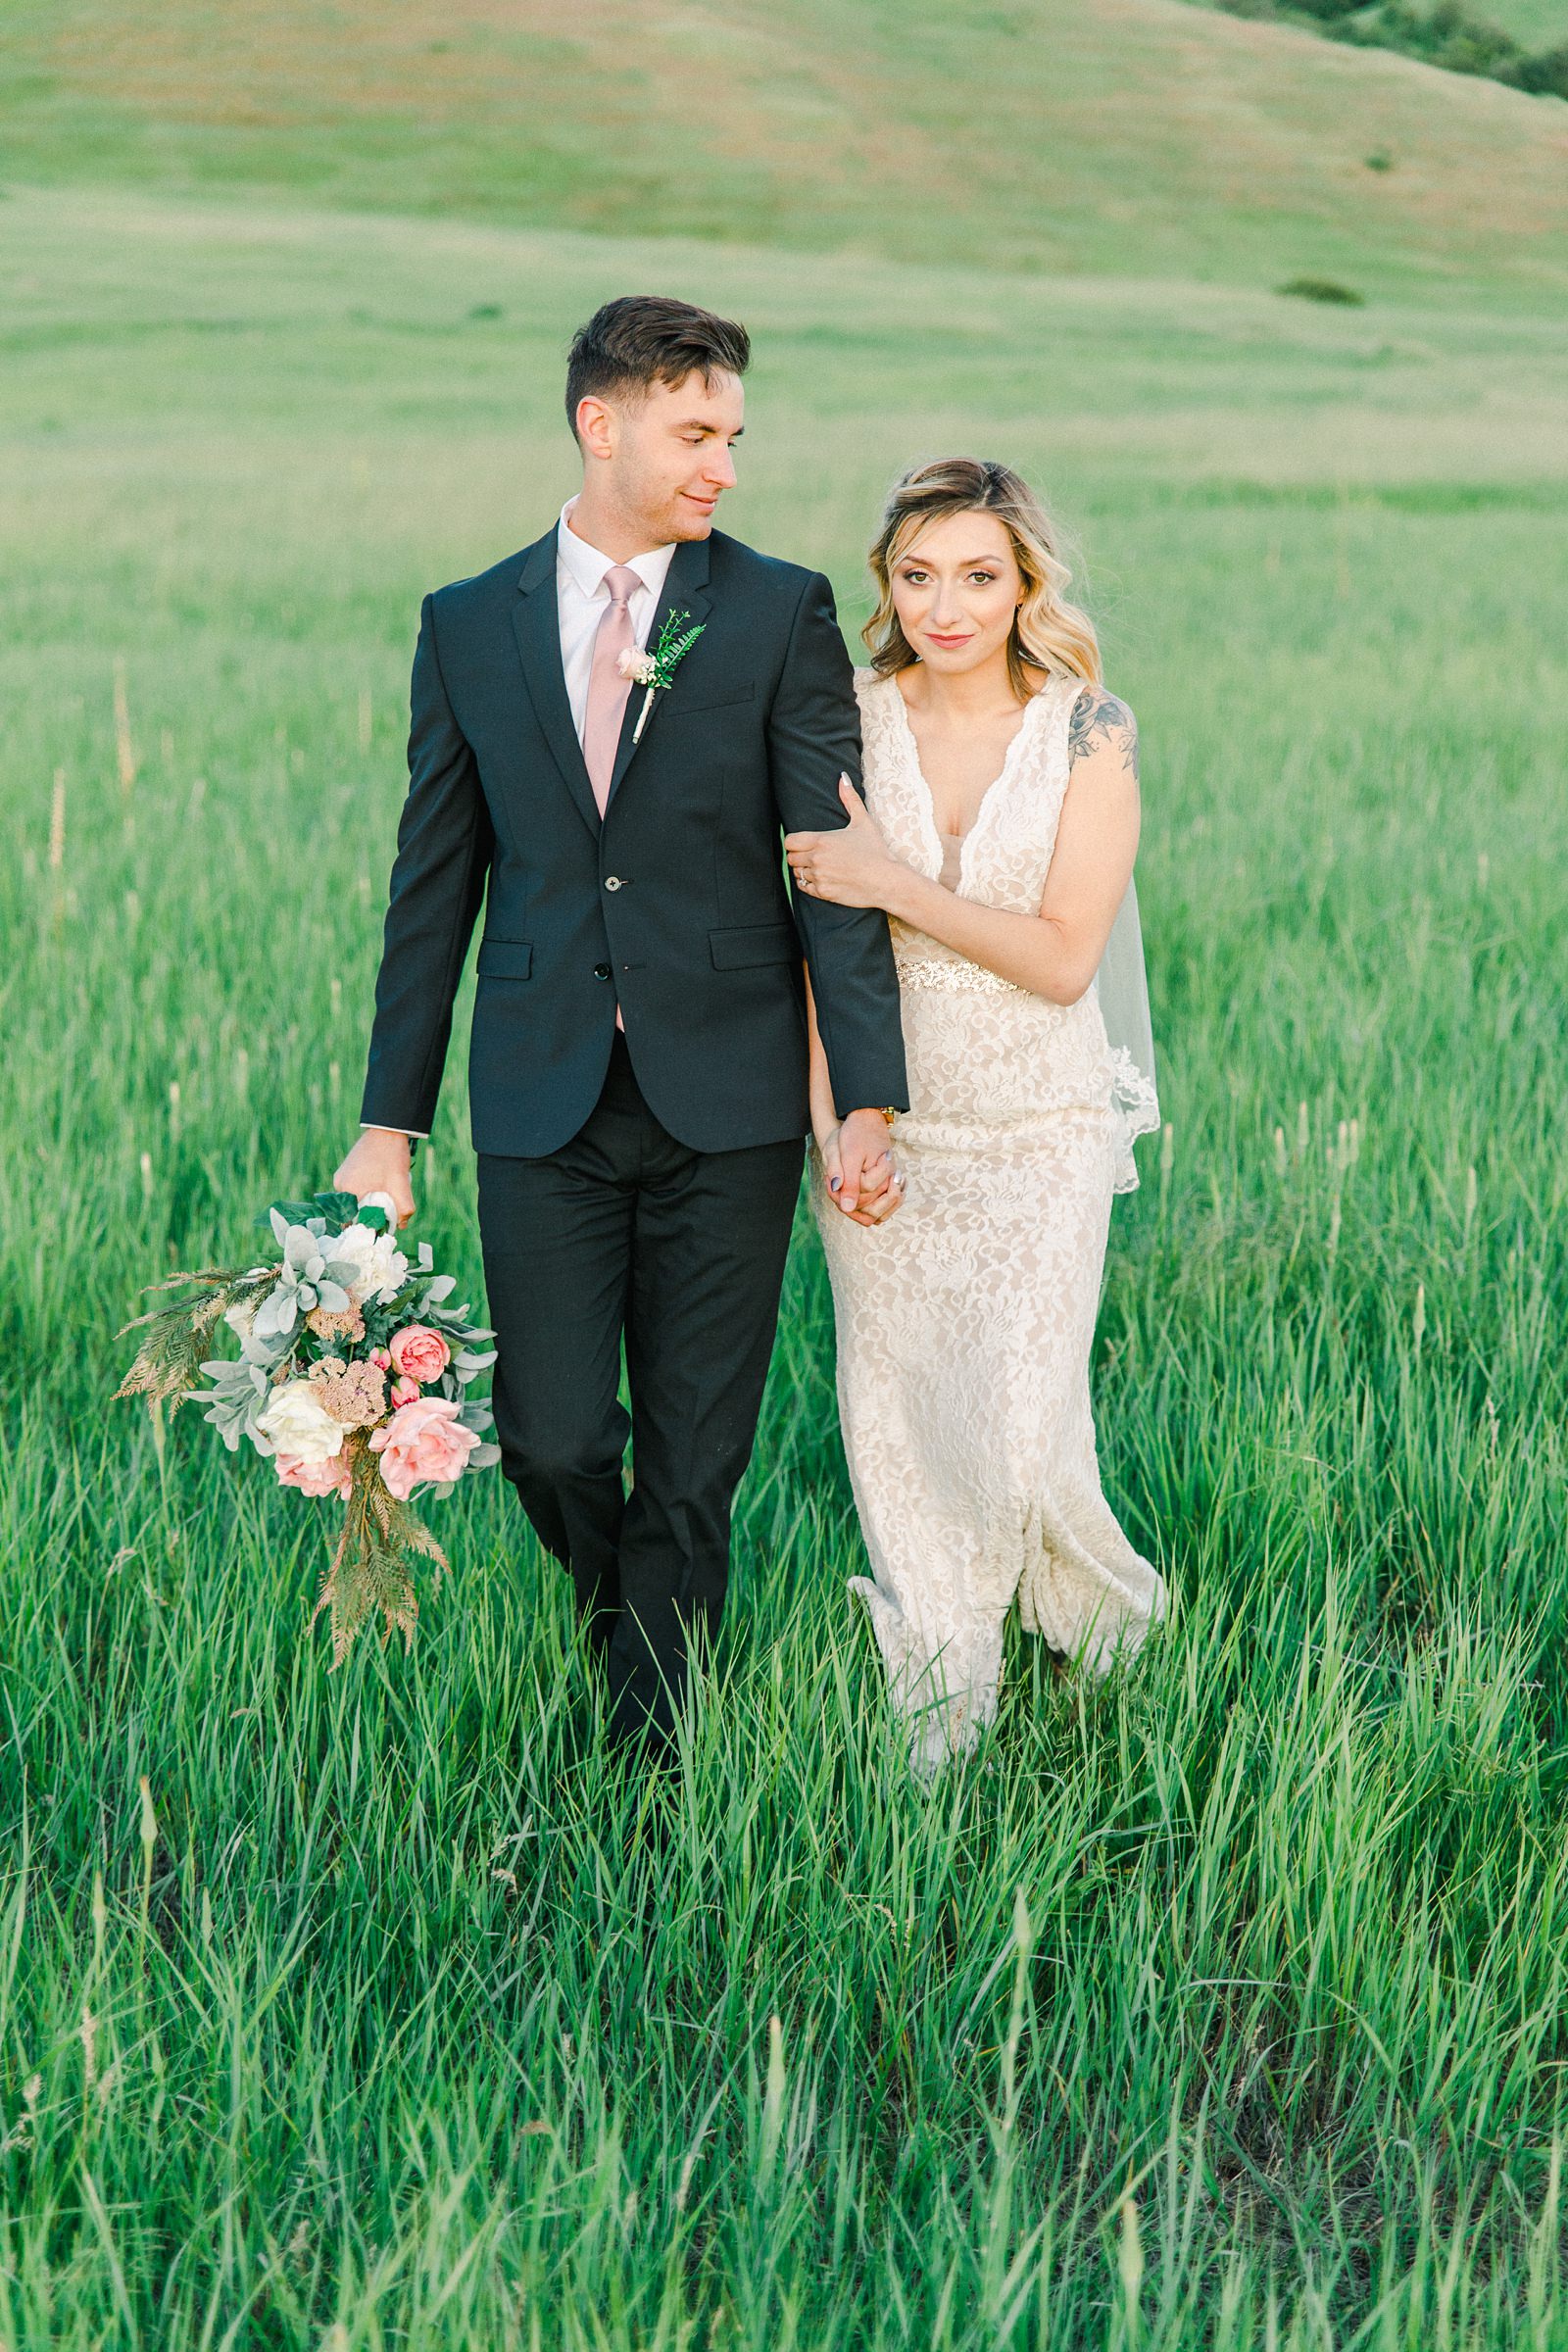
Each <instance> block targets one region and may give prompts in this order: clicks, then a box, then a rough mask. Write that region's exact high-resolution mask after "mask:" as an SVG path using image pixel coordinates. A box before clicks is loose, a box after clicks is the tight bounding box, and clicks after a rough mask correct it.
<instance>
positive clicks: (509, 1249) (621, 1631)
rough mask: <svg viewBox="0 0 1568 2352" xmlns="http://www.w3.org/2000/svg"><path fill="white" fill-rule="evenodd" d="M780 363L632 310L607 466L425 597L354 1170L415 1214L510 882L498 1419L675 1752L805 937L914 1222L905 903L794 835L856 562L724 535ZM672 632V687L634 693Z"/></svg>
mask: <svg viewBox="0 0 1568 2352" xmlns="http://www.w3.org/2000/svg"><path fill="white" fill-rule="evenodd" d="M750 356H751V355H750V344H749V340H748V337H747V334H746V330H745V328H744V327H742V326H738V325H736V324H735V323H733V322H732V321H731V320H729V319H719V318H715V317H714V316H712V315H711V313H709V312H707V311H701V310H696V309H694V308H693V307H692V306H691V305H690V304H687V303H683V302H674V301H669V300H666V299H664V298H662V297H660V296H652V295H648V296H632V297H627V298H625V299H623V300H621V301H618V302H611V303H607V304H606V305H605V307H604V308H603V309H602V310H600V311H598V312H596V314H595V315H594V317H593V318H592V319H589V321H588V323H587V325H586V326H584V327H582V328H581V329H580V330H579V332H578V334H577V336H576V337H575V339H574V341H573V343H572V346H571V352H570V356H569V360H568V364H567V373H566V415H567V417H568V418H569V419H570V422H571V426H572V429H573V431H574V433H575V434H576V437H577V443H578V447H579V450H580V452H581V456H582V488H581V490H580V491H579V492H578V493H577V495H576V496H575V497H574V498H572V499H569V500H568V501H567V503H566V505H565V507H564V509H563V511H562V514H561V517H560V520H559V521H558V522H556V523H553V524H552V525H551V527H550V529H549V530H548V531H547V532H546V533H545V534H544V536H543V537H542V538H540V539H537V540H535V542H534V543H533V545H532V546H531V547H529V548H526V549H524V550H523V552H522V553H521V554H520V555H515V556H510V557H508V559H507V561H506V562H505V563H503V564H496V565H495V566H494V568H493V569H492V570H490V571H486V572H481V573H480V574H479V575H478V577H477V578H474V579H468V580H458V581H455V582H454V583H453V584H452V585H451V586H449V587H446V588H440V589H437V590H436V592H435V593H434V595H432V596H427V597H426V598H425V600H424V605H423V609H422V612H421V614H420V625H419V638H418V644H417V649H416V652H415V657H414V679H413V687H412V696H411V700H412V724H411V729H410V735H409V792H408V799H407V801H406V803H405V805H404V809H403V814H402V819H401V821H400V824H399V827H398V848H397V857H396V859H395V861H394V863H393V867H392V879H391V891H390V900H389V904H388V907H387V915H386V926H385V939H384V945H383V951H382V956H381V967H380V972H379V975H378V977H377V980H376V987H375V1019H374V1024H373V1027H372V1030H371V1036H370V1048H369V1061H368V1074H367V1078H366V1086H365V1096H364V1101H363V1103H362V1105H361V1114H362V1122H363V1125H364V1133H363V1134H362V1135H361V1137H360V1140H359V1142H358V1143H357V1144H356V1145H355V1146H354V1149H353V1150H352V1151H351V1152H349V1154H348V1157H347V1158H346V1159H345V1160H344V1161H343V1163H342V1165H341V1167H340V1168H339V1169H338V1171H337V1175H336V1178H335V1180H334V1181H335V1182H336V1183H338V1184H339V1185H341V1186H342V1187H344V1188H345V1189H347V1190H349V1191H352V1192H355V1193H357V1194H360V1195H362V1196H363V1195H364V1194H366V1193H368V1192H373V1191H378V1190H379V1191H384V1192H386V1193H389V1194H390V1195H391V1197H392V1199H393V1201H394V1202H395V1203H396V1206H397V1209H398V1215H399V1222H400V1223H401V1222H404V1221H406V1219H407V1218H408V1217H409V1216H411V1215H412V1214H413V1209H414V1201H413V1194H412V1191H411V1189H410V1162H411V1158H412V1155H413V1152H414V1150H415V1148H416V1147H415V1144H414V1143H413V1142H412V1141H411V1139H412V1138H416V1137H418V1136H421V1135H425V1134H428V1132H429V1130H430V1127H431V1124H432V1122H433V1120H434V1116H435V1106H436V1094H437V1089H438V1088H439V1085H440V1081H441V1070H442V1063H443V1060H444V1057H445V1054H446V1049H447V1041H448V1038H449V1035H450V1032H451V1025H452V1005H453V999H454V996H455V994H456V991H457V988H458V983H459V980H460V977H461V974H462V971H463V965H464V960H465V957H466V952H467V946H468V940H469V936H470V933H471V931H472V928H473V923H474V918H475V916H476V915H477V914H478V912H479V910H480V907H481V904H482V906H483V907H484V929H483V934H482V937H481V939H480V943H479V955H478V962H477V966H476V970H477V987H476V995H475V1001H474V1010H473V1028H472V1035H471V1047H470V1056H469V1079H468V1096H469V1114H470V1122H471V1129H472V1137H473V1144H474V1149H475V1151H476V1152H477V1154H478V1193H479V1232H480V1242H481V1246H482V1250H483V1255H484V1269H485V1283H486V1289H487V1292H488V1296H489V1309H490V1320H491V1322H492V1324H493V1325H494V1326H495V1330H496V1343H497V1350H498V1354H497V1364H496V1372H495V1380H494V1404H495V1415H496V1435H497V1438H498V1439H499V1441H500V1445H501V1456H502V1464H503V1467H504V1468H505V1470H506V1474H507V1476H508V1477H509V1478H510V1479H511V1481H512V1483H513V1485H514V1486H515V1488H516V1491H517V1494H518V1495H519V1497H520V1498H521V1501H522V1505H523V1508H524V1510H525V1511H526V1512H527V1514H528V1517H529V1519H530V1520H531V1521H532V1522H533V1525H534V1527H535V1528H536V1529H537V1531H538V1533H539V1537H540V1539H541V1541H542V1542H543V1543H544V1544H545V1545H546V1546H547V1547H548V1548H549V1549H550V1550H551V1551H552V1552H554V1553H555V1554H556V1556H557V1557H558V1558H559V1559H561V1560H563V1561H564V1562H565V1563H566V1564H567V1566H568V1567H569V1569H570V1571H571V1576H572V1581H573V1584H574V1587H575V1592H576V1604H577V1611H578V1615H579V1618H580V1619H581V1621H582V1623H583V1625H584V1627H585V1630H586V1633H587V1637H588V1640H589V1642H590V1644H591V1646H592V1649H593V1651H594V1653H595V1654H596V1655H597V1656H599V1657H600V1658H601V1659H602V1660H603V1663H604V1665H605V1668H606V1671H607V1674H608V1680H609V1690H610V1696H611V1701H612V1726H613V1733H614V1735H615V1736H616V1737H617V1739H618V1738H624V1737H626V1736H628V1735H631V1734H634V1733H637V1732H640V1731H645V1730H651V1731H652V1733H653V1734H654V1736H655V1737H656V1738H658V1739H661V1740H667V1739H668V1736H669V1734H670V1732H671V1730H672V1726H673V1717H674V1709H675V1706H676V1705H677V1704H678V1702H679V1699H680V1696H681V1693H682V1691H683V1690H684V1688H685V1682H686V1676H687V1668H688V1654H689V1650H690V1649H691V1648H692V1647H694V1646H696V1645H699V1644H701V1643H702V1642H707V1641H709V1640H711V1636H712V1635H713V1633H714V1632H715V1631H716V1630H717V1626H718V1621H719V1616H720V1613H721V1610H722V1607H723V1602H724V1592H725V1584H726V1579H727V1575H728V1567H729V1531H730V1505H731V1501H732V1498H733V1495H734V1492H735V1488H736V1485H737V1484H738V1482H739V1479H740V1477H741V1473H742V1472H743V1470H744V1469H745V1467H746V1464H747V1461H748V1459H749V1458H750V1455H751V1450H752V1445H753V1441H754V1438H755V1435H756V1428H757V1416H758V1411H759V1408H760V1402H761V1396H762V1386H763V1382H764V1379H765V1377H766V1373H767V1365H768V1357H769V1354H770V1352H771V1348H772V1343H773V1333H774V1328H775V1324H776V1321H777V1315H778V1299H779V1287H780V1283H781V1281H782V1278H783V1271H784V1259H785V1253H786V1250H787V1249H788V1246H789V1239H790V1228H791V1223H792V1220H793V1215H794V1210H795V1204H796V1199H797V1196H798V1193H799V1189H800V1178H801V1166H802V1156H803V1149H804V1138H805V1134H806V1130H807V1128H808V1125H809V1112H808V1104H807V1068H808V1056H807V1026H806V1010H805V981H804V976H803V970H802V951H803V948H804V952H805V959H806V962H807V964H808V965H809V969H810V974H811V981H812V993H813V996H814V1000H815V1005H816V1017H817V1025H818V1028H819V1031H820V1034H821V1037H822V1042H823V1046H824V1048H825V1051H826V1054H827V1059H828V1065H829V1070H830V1072H831V1076H832V1081H833V1092H834V1099H835V1103H836V1104H837V1106H838V1108H839V1110H840V1113H841V1115H842V1118H843V1127H842V1130H841V1137H840V1149H841V1156H842V1164H843V1172H844V1182H843V1187H842V1190H841V1191H840V1193H839V1195H838V1199H839V1201H840V1204H841V1206H842V1207H843V1208H844V1209H845V1212H846V1213H847V1214H855V1213H856V1212H857V1211H858V1212H859V1214H860V1216H861V1217H862V1218H863V1217H864V1216H865V1214H866V1213H867V1211H868V1210H871V1209H876V1208H877V1207H878V1204H879V1203H880V1204H881V1206H882V1207H885V1206H886V1202H885V1199H884V1196H885V1192H886V1187H887V1185H888V1182H889V1179H890V1177H891V1173H892V1164H891V1159H890V1156H889V1153H888V1150H887V1121H888V1119H889V1118H890V1117H891V1115H892V1112H893V1111H894V1110H895V1109H903V1108H905V1107H906V1106H907V1095H906V1093H905V1067H904V1048H903V1036H902V1030H901V1025H900V1018H899V994H898V985H897V981H896V979H895V976H894V966H893V956H892V949H891V946H890V943H889V939H888V931H887V922H886V918H885V917H884V916H883V915H882V914H880V913H877V912H868V911H865V910H862V909H859V908H853V907H835V906H830V905H828V904H826V903H825V902H824V901H821V900H818V899H812V898H809V897H804V896H803V897H800V898H797V899H795V900H794V902H793V907H792V903H791V899H790V896H789V894H788V893H787V891H786V887H785V882H784V864H783V858H782V853H781V848H780V837H781V833H782V832H783V831H802V830H807V829H809V828H825V827H828V826H832V825H836V824H839V823H841V822H842V821H843V807H842V804H841V802H840V799H839V793H838V780H839V775H840V771H841V770H843V771H847V772H848V773H849V774H850V775H851V776H852V777H855V778H858V774H859V729H858V714H857V710H856V702H855V693H854V687H853V683H852V679H851V673H850V662H849V658H848V656H847V654H846V652H845V649H844V643H843V639H842V638H841V636H840V634H839V630H838V625H837V622H836V619H835V616H834V611H833V599H832V593H831V591H830V589H829V587H828V583H827V581H826V580H825V579H824V578H823V577H822V576H821V574H820V573H818V572H812V571H807V570H804V569H802V568H801V567H800V566H798V565H796V564H782V563H778V562H776V561H775V560H774V559H772V558H771V557H767V556H760V555H758V554H757V553H756V552H755V551H754V550H753V549H751V548H749V547H745V546H743V545H742V544H741V543H740V541H738V540H735V539H729V538H726V537H725V536H724V535H723V534H722V533H719V532H715V531H714V530H713V513H714V509H715V508H716V506H717V504H718V501H719V499H720V497H721V496H722V494H723V492H724V491H725V490H727V489H729V488H730V487H731V486H732V485H733V483H734V480H735V468H734V458H733V452H734V446H735V444H736V442H737V441H738V440H739V439H740V435H741V431H742V418H743V414H744V400H745V395H744V392H743V389H742V384H741V378H742V376H743V374H744V373H745V370H746V366H747V363H748V360H749V358H750ZM693 631H700V634H698V635H696V636H695V637H693V638H692V641H691V642H690V644H689V646H688V647H687V649H686V650H685V652H684V653H682V654H679V655H678V657H676V658H675V659H674V660H673V661H672V660H670V659H669V658H668V657H669V652H670V649H671V647H672V646H674V645H676V644H678V642H679V640H680V639H682V638H684V637H687V636H688V635H690V633H691V632H693ZM661 643H662V644H663V646H664V649H665V655H666V659H665V660H664V662H663V663H662V666H661V668H660V673H659V674H660V677H661V680H662V682H661V683H659V684H657V685H655V686H653V687H652V689H651V690H650V688H649V687H647V686H646V685H645V684H644V683H643V682H642V681H641V680H638V681H637V682H636V683H633V681H632V678H631V676H629V675H628V672H629V671H632V670H634V669H635V666H636V662H637V657H638V656H639V654H643V655H645V656H651V655H654V654H656V653H657V651H658V649H659V647H660V645H661ZM623 1342H624V1346H625V1354H626V1369H627V1375H628V1379H629V1384H630V1394H631V1401H632V1414H631V1420H630V1423H629V1429H630V1435H631V1439H632V1474H633V1483H632V1486H631V1491H630V1494H629V1495H627V1493H626V1491H625V1485H624V1481H623V1478H622V1469H621V1464H622V1456H623V1453H624V1450H625V1444H626V1438H627V1434H628V1420H627V1416H626V1414H625V1412H624V1411H623V1409H622V1407H621V1404H620V1402H619V1396H618V1390H619V1380H620V1356H621V1347H622V1343H623Z"/></svg>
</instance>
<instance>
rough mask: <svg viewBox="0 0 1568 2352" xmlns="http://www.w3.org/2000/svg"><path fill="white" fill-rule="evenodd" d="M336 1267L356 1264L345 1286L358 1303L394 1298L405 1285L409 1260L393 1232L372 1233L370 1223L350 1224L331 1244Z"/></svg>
mask: <svg viewBox="0 0 1568 2352" xmlns="http://www.w3.org/2000/svg"><path fill="white" fill-rule="evenodd" d="M330 1248H331V1251H332V1262H333V1264H334V1266H339V1267H345V1266H346V1267H352V1269H353V1271H352V1274H351V1276H350V1279H349V1281H348V1283H347V1284H346V1285H345V1287H346V1289H347V1291H348V1295H349V1297H350V1299H352V1300H353V1301H354V1304H355V1305H356V1306H364V1305H365V1304H366V1302H367V1300H368V1299H391V1298H394V1297H395V1296H396V1294H397V1293H398V1292H399V1291H400V1290H401V1289H402V1288H403V1285H404V1282H405V1280H406V1279H407V1276H408V1271H409V1261H408V1259H407V1258H406V1257H405V1256H404V1254H403V1252H402V1250H400V1249H399V1248H398V1246H397V1244H396V1242H394V1240H393V1239H392V1236H391V1234H389V1233H372V1232H371V1231H370V1228H369V1226H368V1225H347V1226H345V1227H344V1229H343V1231H342V1232H341V1233H340V1234H336V1235H334V1237H333V1239H332V1242H331V1244H330Z"/></svg>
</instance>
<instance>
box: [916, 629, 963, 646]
mask: <svg viewBox="0 0 1568 2352" xmlns="http://www.w3.org/2000/svg"><path fill="white" fill-rule="evenodd" d="M925 634H926V641H927V643H928V644H930V645H940V646H955V645H967V644H968V642H969V636H968V635H967V634H965V635H964V636H961V637H944V636H942V635H940V634H939V633H938V631H937V630H935V629H927V631H926V633H925Z"/></svg>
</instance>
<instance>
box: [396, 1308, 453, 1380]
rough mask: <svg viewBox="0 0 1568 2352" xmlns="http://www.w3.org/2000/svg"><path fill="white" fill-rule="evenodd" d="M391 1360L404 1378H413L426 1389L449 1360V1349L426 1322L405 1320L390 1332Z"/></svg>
mask: <svg viewBox="0 0 1568 2352" xmlns="http://www.w3.org/2000/svg"><path fill="white" fill-rule="evenodd" d="M392 1361H393V1362H394V1364H396V1366H397V1368H398V1370H399V1371H400V1372H401V1373H402V1375H403V1377H404V1379H405V1380H417V1382H418V1384H419V1386H420V1388H421V1389H427V1388H428V1387H429V1385H430V1383H431V1381H432V1380H439V1379H440V1377H441V1375H442V1373H443V1372H444V1371H445V1370H446V1368H447V1366H448V1364H450V1363H451V1361H452V1350H451V1348H449V1347H448V1346H447V1344H446V1342H445V1340H444V1339H443V1338H442V1337H441V1334H440V1333H439V1332H438V1331H432V1330H431V1329H430V1326H429V1324H428V1323H405V1324H404V1326H403V1329H402V1330H401V1331H395V1332H394V1333H393V1334H392Z"/></svg>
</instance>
